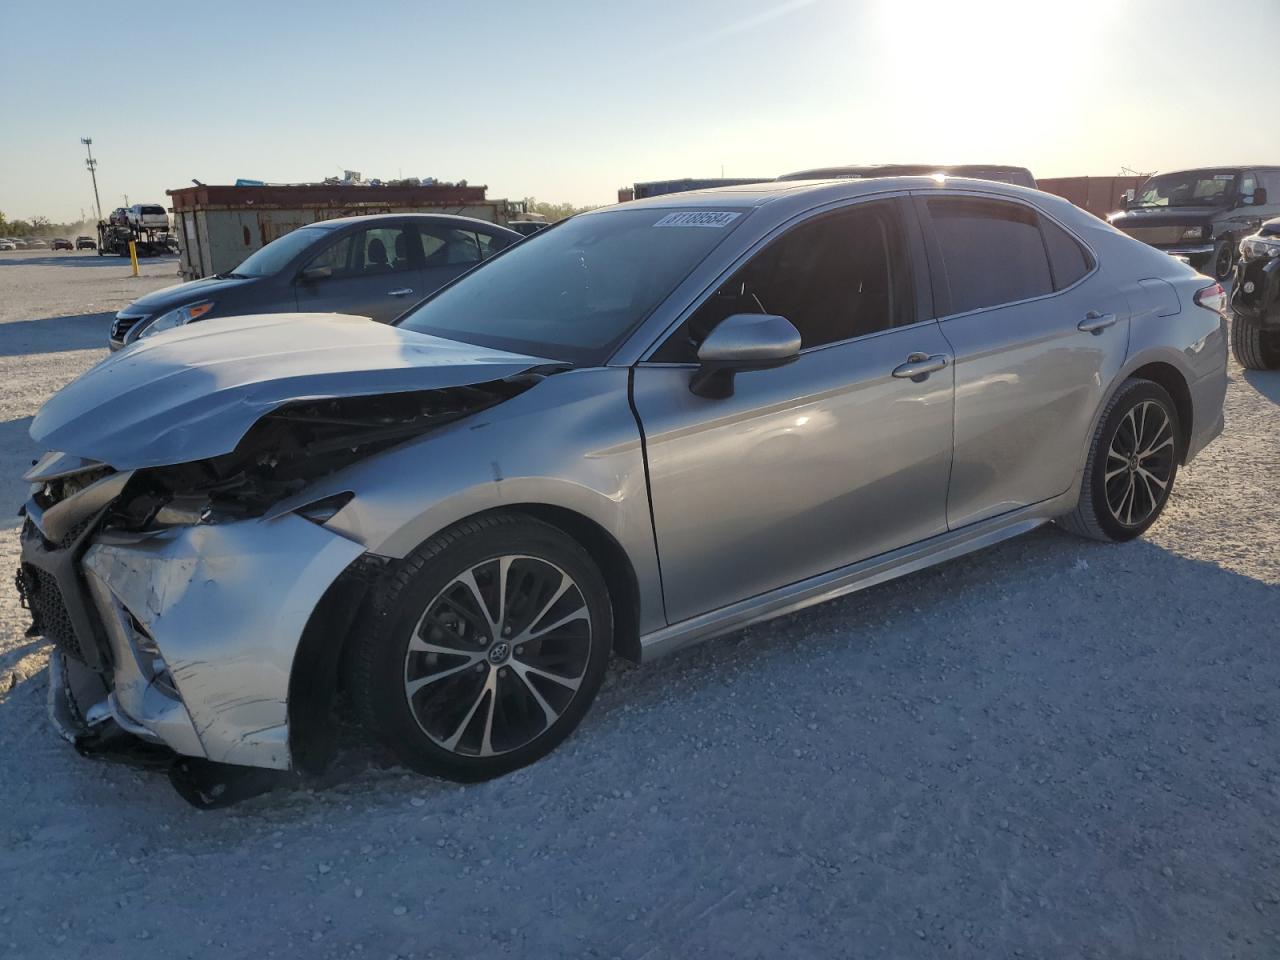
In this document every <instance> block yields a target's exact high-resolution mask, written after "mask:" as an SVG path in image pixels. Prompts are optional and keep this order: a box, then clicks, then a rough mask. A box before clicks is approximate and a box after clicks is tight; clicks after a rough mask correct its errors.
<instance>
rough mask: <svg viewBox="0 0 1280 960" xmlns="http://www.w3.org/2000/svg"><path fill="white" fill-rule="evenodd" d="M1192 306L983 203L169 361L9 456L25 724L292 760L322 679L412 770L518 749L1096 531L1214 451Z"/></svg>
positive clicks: (594, 274) (608, 220) (1214, 409)
mask: <svg viewBox="0 0 1280 960" xmlns="http://www.w3.org/2000/svg"><path fill="white" fill-rule="evenodd" d="M1222 306H1223V296H1222V291H1221V289H1220V288H1218V287H1217V286H1216V285H1215V284H1213V283H1212V281H1210V280H1208V279H1207V278H1205V277H1201V276H1199V275H1198V274H1196V273H1195V272H1194V271H1192V270H1191V269H1190V268H1189V267H1187V266H1185V265H1182V264H1179V263H1177V262H1176V261H1174V260H1171V259H1169V258H1167V257H1165V256H1163V255H1161V254H1160V253H1158V252H1156V251H1154V250H1151V249H1150V248H1149V247H1146V246H1145V245H1143V244H1141V243H1138V242H1136V241H1134V240H1131V239H1130V238H1127V237H1125V236H1123V235H1122V234H1120V233H1118V232H1117V231H1115V230H1113V229H1112V228H1111V227H1109V226H1108V225H1106V224H1105V223H1103V222H1102V221H1099V220H1096V219H1095V218H1093V217H1091V216H1089V215H1087V214H1084V213H1082V212H1081V211H1079V210H1077V209H1076V208H1074V207H1072V206H1071V205H1070V204H1068V203H1066V202H1065V201H1062V200H1059V199H1058V198H1055V197H1050V196H1048V195H1045V194H1041V193H1037V192H1035V191H1031V190H1023V189H1020V188H1017V187H1012V186H1007V185H1003V184H995V183H988V182H982V181H965V180H948V179H945V178H886V179H864V180H856V181H850V180H843V181H835V182H819V183H785V184H782V183H779V184H760V185H752V186H749V187H741V188H728V189H724V190H718V191H710V192H705V193H693V194H681V195H676V196H671V197H664V198H659V199H655V200H650V201H643V202H639V203H632V204H627V205H624V206H619V207H615V208H610V209H606V210H601V211H597V212H593V213H590V214H586V215H583V216H580V217H575V218H573V219H572V220H569V221H566V222H564V223H561V224H559V225H556V226H554V227H552V228H550V229H548V230H545V231H542V232H541V233H539V234H538V235H537V236H535V237H532V238H530V239H529V240H527V241H526V242H524V243H521V244H517V245H515V246H513V247H512V248H510V249H509V250H506V251H504V252H503V253H501V254H500V255H498V256H497V257H495V258H494V259H493V260H492V261H490V262H489V263H488V264H487V265H486V266H484V267H482V268H481V269H479V270H477V271H475V272H473V273H471V274H468V275H467V276H465V277H463V278H461V279H460V280H458V281H456V282H454V283H453V284H452V285H450V286H448V287H446V288H444V289H443V290H442V291H440V292H438V293H436V294H435V295H433V297H432V298H431V299H429V300H428V301H426V302H425V303H424V304H422V305H420V306H419V307H417V308H416V309H414V310H413V311H411V312H410V313H409V314H407V315H406V316H405V317H402V318H401V319H400V320H399V321H397V323H396V324H395V325H391V326H385V325H381V324H375V323H371V322H368V321H365V320H362V319H359V318H356V317H345V316H336V315H314V316H305V315H304V316H299V315H287V316H278V317H254V318H230V319H225V320H213V321H209V322H206V323H202V324H199V325H197V326H194V327H190V328H185V329H178V330H174V331H172V332H167V333H164V334H160V335H157V336H155V337H152V338H149V339H147V340H145V341H143V342H140V343H138V344H137V345H134V346H131V347H129V348H127V349H125V350H123V351H121V352H120V353H118V354H116V355H114V356H112V357H111V358H109V359H107V360H104V361H103V362H102V363H100V364H99V365H98V366H96V367H94V368H93V369H91V370H89V371H88V372H86V373H85V374H84V375H83V376H82V377H81V378H80V379H78V380H76V381H75V382H73V383H72V384H70V385H69V386H68V387H66V388H65V389H64V390H63V391H62V392H60V393H59V394H57V395H56V396H55V397H53V398H52V399H51V400H50V401H49V402H48V403H47V404H46V405H45V407H44V408H43V409H42V410H41V411H40V413H39V415H38V416H37V417H36V418H35V420H34V422H33V424H32V427H31V433H32V436H33V437H34V438H35V439H36V440H37V441H38V442H40V443H41V444H42V445H43V446H44V447H45V448H46V449H49V450H51V451H54V452H52V453H50V454H48V455H47V456H45V457H44V458H43V459H42V460H40V461H39V462H38V463H36V464H35V465H34V466H33V468H32V469H31V471H30V472H29V473H28V474H27V476H26V479H27V480H29V481H30V482H31V484H32V494H31V498H30V500H29V501H28V502H27V504H26V506H25V508H24V512H25V515H26V521H25V524H24V527H23V531H22V540H23V543H22V567H21V571H20V573H19V587H20V589H21V591H22V593H23V595H24V598H25V600H26V602H27V603H28V605H29V607H30V609H31V612H32V617H33V620H34V624H33V630H34V631H35V632H36V633H40V634H43V635H44V636H46V637H48V638H50V639H51V640H53V641H54V643H55V644H56V648H55V652H54V655H53V656H52V658H51V667H50V670H51V684H50V692H51V707H52V712H53V714H54V716H55V719H56V720H57V722H58V724H59V726H60V727H61V728H62V729H63V730H64V732H66V734H67V735H68V736H69V737H70V738H72V739H74V740H75V741H77V743H79V744H81V745H82V746H85V745H90V744H93V743H96V742H100V741H104V740H112V739H120V738H125V739H131V740H138V741H143V742H148V743H151V744H155V745H158V746H161V747H163V748H164V749H165V750H166V751H169V752H172V753H174V754H177V755H178V756H180V757H187V758H199V759H200V760H201V761H212V762H214V763H218V764H236V765H245V766H249V767H259V768H273V769H278V770H285V769H295V770H301V771H314V770H318V769H321V768H323V767H324V765H325V764H326V762H327V761H328V759H329V757H330V754H331V752H332V750H333V741H334V735H333V734H334V720H333V714H334V705H335V699H336V697H337V695H338V693H339V692H340V691H346V693H347V694H348V695H349V697H350V700H351V703H352V704H353V706H354V709H355V712H356V713H357V715H358V717H359V719H360V720H361V721H362V722H363V724H364V725H365V726H367V727H368V728H369V729H371V730H372V731H373V732H375V733H376V734H377V735H378V736H379V737H380V738H381V739H382V740H383V741H384V742H385V743H386V744H387V745H388V746H389V747H390V748H391V749H392V750H393V751H394V752H395V753H396V754H397V755H398V756H399V757H400V758H401V759H402V760H403V761H404V762H405V763H407V764H409V765H410V766H412V767H413V768H415V769H417V770H421V771H424V772H428V773H433V774H437V775H442V776H446V777H451V778H455V779H461V780H472V779H481V778H486V777H492V776H496V775H499V774H501V773H504V772H506V771H509V770H512V769H514V768H516V767H519V766H521V765H523V764H526V763H529V762H531V761H533V760H535V759H537V758H538V757H540V756H542V755H544V754H545V753H547V752H548V751H549V750H551V749H552V748H553V747H554V746H555V745H556V744H557V743H559V742H560V741H561V740H562V739H563V738H564V737H565V736H567V735H568V734H569V733H570V732H571V731H572V730H573V729H574V727H575V726H576V725H577V724H578V722H579V721H580V720H581V718H582V717H583V715H584V714H585V712H586V711H587V709H588V707H589V705H590V703H591V701H592V699H593V697H594V696H595V693H596V691H597V690H598V688H599V686H600V683H601V680H602V677H603V673H604V670H605V665H606V662H607V660H608V658H609V657H610V656H611V655H618V656H622V657H625V658H628V659H631V660H635V661H640V660H642V659H648V658H650V657H652V656H654V655H656V654H660V653H664V652H668V651H671V650H675V649H678V648H680V647H682V646H684V645H686V644H688V643H691V642H694V641H697V640H701V639H704V638H707V637H711V636H715V635H718V634H723V633H725V632H728V631H731V630H734V629H737V628H740V627H742V626H744V625H746V624H749V623H753V622H756V621H759V620H762V619H765V618H768V617H771V616H776V615H778V614H781V613H786V612H789V611H792V610H796V609H799V608H801V607H804V606H806V605H808V604H812V603H816V602H819V601H822V600H825V599H829V598H831V597H835V596H839V595H842V594H845V593H849V592H851V591H853V590H858V589H861V588H863V587H866V586H869V585H872V584H875V583H879V582H882V581H884V580H886V579H888V578H890V577H894V576H898V575H901V574H904V573H908V572H910V571H913V570H918V569H921V568H922V567H925V566H928V565H930V564H933V563H937V562H941V561H943V560H946V559H949V558H953V557H956V556H959V555H961V554H964V553H967V552H970V551H973V550H976V549H979V548H981V547H985V546H988V545H990V544H993V543H996V542H998V541H1000V540H1003V539H1005V538H1007V537H1011V536H1014V535H1016V534H1019V533H1022V532H1025V531H1027V530H1030V529H1032V528H1034V527H1036V526H1039V525H1040V524H1043V523H1046V522H1048V521H1052V520H1057V521H1059V522H1060V523H1061V524H1062V525H1063V526H1065V527H1067V528H1069V529H1071V530H1073V531H1075V532H1077V533H1080V534H1083V535H1087V536H1091V537H1094V538H1097V539H1103V540H1111V541H1124V540H1128V539H1131V538H1133V537H1136V536H1139V535H1140V534H1141V533H1142V532H1143V531H1145V530H1146V529H1147V527H1148V526H1150V525H1151V524H1152V523H1154V522H1155V521H1156V520H1157V518H1158V517H1159V516H1160V514H1161V511H1162V510H1163V508H1164V505H1165V503H1166V501H1167V499H1168V497H1169V494H1170V491H1171V489H1172V487H1173V484H1174V480H1175V477H1176V474H1177V470H1178V467H1179V465H1180V464H1183V463H1186V462H1187V461H1188V460H1190V459H1191V458H1192V457H1193V456H1195V455H1196V453H1197V452H1198V451H1199V450H1200V449H1202V448H1203V447H1204V445H1205V444H1207V443H1208V442H1209V441H1211V440H1212V439H1213V438H1214V437H1215V436H1216V435H1217V434H1218V433H1219V432H1220V431H1221V429H1222V401H1223V395H1224V392H1225V388H1226V360H1225V356H1226V353H1225V351H1226V336H1225V321H1224V320H1223V318H1222V315H1221V312H1220V311H1221V309H1222Z"/></svg>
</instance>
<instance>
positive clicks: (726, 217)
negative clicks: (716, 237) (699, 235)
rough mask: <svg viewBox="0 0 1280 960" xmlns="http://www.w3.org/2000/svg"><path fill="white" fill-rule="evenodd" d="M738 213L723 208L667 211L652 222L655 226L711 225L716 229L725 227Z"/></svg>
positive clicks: (735, 218) (738, 215) (736, 217)
mask: <svg viewBox="0 0 1280 960" xmlns="http://www.w3.org/2000/svg"><path fill="white" fill-rule="evenodd" d="M740 216H742V214H740V213H730V212H728V211H724V210H695V211H691V212H688V213H668V214H667V215H666V216H665V217H663V218H662V219H661V220H659V221H658V222H657V223H655V224H654V226H655V227H713V228H715V229H717V230H719V229H722V228H724V227H727V226H728V225H729V224H731V223H733V221H735V220H737V219H738V217H740Z"/></svg>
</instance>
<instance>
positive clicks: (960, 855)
mask: <svg viewBox="0 0 1280 960" xmlns="http://www.w3.org/2000/svg"><path fill="white" fill-rule="evenodd" d="M174 269H175V264H174V262H173V261H172V260H168V261H160V262H155V261H153V262H149V263H147V264H146V265H145V266H144V276H143V277H142V278H139V279H132V278H129V277H128V267H127V266H122V265H121V261H120V260H118V259H116V258H99V257H96V256H94V255H92V254H88V255H85V254H60V255H56V256H55V255H50V254H48V253H40V254H36V253H34V252H33V253H28V254H24V253H17V254H14V253H10V254H0V421H2V422H0V431H2V432H0V498H2V499H3V501H4V502H5V503H7V504H9V506H10V507H12V508H15V509H16V507H17V506H18V504H19V503H20V502H21V500H22V499H23V498H24V495H25V491H24V489H23V485H22V484H21V483H20V482H19V481H18V480H17V476H18V474H19V473H20V472H21V470H22V468H23V467H24V466H25V465H26V464H27V463H28V462H29V461H30V459H31V458H32V457H33V456H35V455H36V454H38V453H39V451H38V450H36V449H35V448H34V445H33V444H32V443H31V442H30V440H29V439H28V437H27V435H26V430H27V426H28V425H29V422H30V417H31V415H32V414H33V413H34V412H35V410H36V409H37V408H38V406H39V405H40V403H41V402H42V401H43V400H44V399H45V398H46V397H47V396H48V395H49V394H50V393H52V392H53V391H54V390H56V389H57V388H58V387H60V386H61V385H62V384H63V383H65V382H66V381H68V380H70V379H71V378H72V377H73V376H75V375H76V374H77V373H79V372H80V371H81V370H83V369H85V368H86V367H87V366H89V365H90V364H91V363H93V362H94V361H96V360H97V359H99V358H100V357H101V356H103V355H104V353H105V350H104V343H105V337H106V322H107V318H108V316H109V314H110V312H112V311H114V310H116V309H119V307H120V306H121V305H123V304H124V303H126V302H128V301H129V300H130V299H132V298H134V297H136V296H138V295H140V294H141V293H143V292H145V291H149V290H152V289H155V288H157V287H159V286H163V285H165V284H166V283H168V282H173V280H174V277H173V271H174ZM1231 377H1232V382H1231V386H1230V391H1229V394H1228V398H1227V432H1226V434H1225V435H1224V436H1223V437H1222V438H1220V439H1219V440H1218V441H1216V442H1215V443H1214V444H1213V445H1212V446H1210V447H1209V448H1208V450H1206V451H1205V452H1204V453H1203V454H1202V455H1201V457H1200V458H1199V459H1198V460H1197V461H1196V462H1195V463H1194V464H1192V466H1191V467H1190V468H1188V469H1186V470H1185V471H1183V472H1182V473H1181V474H1180V475H1179V478H1178V485H1177V489H1176V492H1175V495H1174V499H1173V501H1172V502H1171V503H1170V506H1169V509H1168V510H1167V512H1166V514H1165V517H1164V519H1163V520H1162V521H1161V522H1160V523H1159V524H1158V525H1157V526H1156V527H1155V528H1153V529H1152V531H1151V532H1150V534H1149V535H1148V536H1147V537H1146V538H1145V539H1144V540H1142V541H1140V542H1136V543H1133V544H1129V545H1125V546H1119V547H1116V546H1104V545H1101V544H1095V543H1090V542H1085V541H1082V540H1078V539H1075V538H1073V537H1071V536H1069V535H1066V534H1063V533H1060V532H1058V531H1056V530H1053V529H1045V530H1041V531H1038V532H1036V533H1034V534H1031V535H1029V536H1026V537H1023V538H1021V539H1019V540H1016V541H1013V542H1011V543H1008V544H1006V545H1003V546H1001V547H998V548H995V549H991V550H988V551H986V552H984V553H981V554H978V555H976V556H972V557H969V558H966V559H963V560H960V561H956V562H953V563H950V564H948V565H946V566H943V567H940V568H935V569H933V570H930V571H926V572H924V573H919V574H915V575H912V576H910V577H907V578H904V579H902V580H898V581H896V582H894V583H891V584H887V585H885V586H881V587H877V588H874V589H872V590H869V591H866V592H864V593H861V594H858V595H855V596H852V597H849V598H846V599H844V600H841V601H837V602H834V603H831V604H828V605H825V606H822V607H818V608H816V609H813V610H811V611H808V612H805V613H802V614H798V615H794V616H790V617H787V618H784V619H781V620H777V621H774V622H772V623H769V624H765V625H762V626H758V627H754V628H752V629H750V630H748V631H746V632H744V633H741V634H737V635H735V636H733V637H730V638H727V639H725V640H723V641H719V642H714V643H712V644H709V645H704V646H703V647H701V648H697V649H694V650H690V651H688V652H686V653H684V654H681V655H678V656H676V657H673V658H671V659H669V660H665V661H661V662H659V663H657V664H655V665H653V666H651V667H649V668H646V669H643V670H633V669H618V670H615V671H614V672H612V673H611V674H610V676H609V679H608V680H607V682H606V686H605V689H604V690H603V692H602V694H601V696H600V699H599V701H598V702H597V704H596V706H595V708H594V709H593V711H592V712H591V714H590V715H589V716H588V718H587V720H586V721H585V722H584V724H583V726H582V728H581V730H580V731H579V732H578V733H577V734H576V735H575V736H574V737H572V738H571V739H570V741H569V742H568V743H566V744H565V746H564V747H562V748H561V749H560V750H559V751H558V752H556V753H555V754H553V755H552V756H551V757H549V758H548V759H546V760H544V761H543V762H541V763H539V764H537V765H536V766H534V767H532V768H529V769H526V770H524V771H521V772H520V773H517V774H515V775H513V776H510V777H507V778H505V779H503V780H499V781H496V782H492V783H488V784H481V785H476V786H468V787H465V788H460V787H458V786H453V785H445V784H441V783H437V782H433V781H430V780H425V779H421V778H418V777H415V776H410V775H408V774H406V773H405V772H404V771H402V770H399V769H396V768H393V767H386V766H383V765H380V764H378V763H369V762H367V761H365V760H364V759H363V755H362V754H360V753H358V752H356V751H348V752H346V753H345V754H344V755H343V757H342V759H341V761H340V763H339V764H338V767H337V769H336V770H335V771H334V773H333V775H332V776H331V777H329V778H328V779H327V780H326V781H325V782H324V783H319V784H311V785H309V786H306V787H299V788H297V789H293V790H278V791H276V792H273V793H271V794H268V795H265V796H263V797H259V798H256V799H254V800H252V801H249V802H247V803H245V804H242V805H240V806H238V807H235V808H232V809H230V810H226V811H220V812H211V813H200V812H197V811H195V810H193V809H191V808H190V807H188V806H187V805H186V804H185V803H184V802H183V801H182V800H180V799H179V798H178V797H177V795H176V794H175V793H174V792H173V791H172V790H171V789H170V788H169V786H168V784H167V782H166V781H165V780H164V779H163V778H162V777H160V776H157V775H155V774H148V773H141V772H138V771H136V770H133V769H129V768H125V767H121V766H118V765H114V764H108V763H103V762H96V761H88V760H83V759H81V758H79V757H78V756H77V755H76V754H75V753H74V751H73V750H72V749H71V748H70V747H69V746H68V745H67V744H65V743H63V742H62V741H61V740H59V739H58V738H57V737H56V736H55V735H54V734H53V733H52V731H51V730H50V729H49V727H48V725H47V723H46V720H45V714H44V698H45V687H46V684H45V679H44V674H43V672H42V668H43V666H44V663H45V659H46V648H45V644H44V643H43V641H32V640H30V639H27V638H25V637H24V636H23V630H24V629H25V627H26V625H27V618H26V616H25V613H24V612H23V611H22V610H20V609H19V608H18V604H17V598H16V595H15V593H14V589H13V587H12V585H11V580H10V578H9V576H8V575H7V574H4V576H3V586H2V587H0V763H2V764H3V766H2V767H0V810H3V811H4V812H3V815H0V891H4V893H3V895H0V956H5V957H8V956H12V957H23V958H26V957H33V958H44V957H84V956H90V955H92V956H95V957H99V958H115V957H121V958H124V957H127V958H131V960H150V958H155V960H171V958H175V957H218V958H230V957H264V956H273V957H297V956H308V957H316V958H325V957H355V956H364V957H368V956H372V957H380V958H384V957H391V956H413V957H468V956H476V955H479V954H481V953H488V954H496V955H512V956H526V957H538V958H542V957H570V956H574V957H578V956H581V957H622V958H631V960H639V958H661V957H671V958H683V957H702V956H706V957H713V956H714V957H719V956H725V957H735V958H753V957H761V958H764V957H769V958H772V957H780V956H784V955H785V956H788V957H835V956H840V957H892V958H904V957H942V956H947V957H973V958H983V960H989V958H1002V957H1046V958H1047V957H1073V958H1074V957H1089V958H1095V957H1096V958H1106V960H1119V958H1137V957H1142V958H1159V960H1171V958H1183V957H1185V958H1214V960H1217V958H1229V957H1258V958H1264V957H1265V958H1274V957H1277V956H1280V871H1278V870H1277V868H1278V867H1280V756H1278V755H1277V750H1276V743H1277V732H1278V731H1280V698H1278V696H1277V694H1278V693H1280V652H1278V651H1277V641H1280V495H1278V494H1277V482H1278V480H1280V373H1271V374H1254V373H1250V374H1242V372H1241V371H1240V370H1239V369H1238V368H1233V369H1232V372H1231ZM16 527H17V521H16V518H14V517H12V516H10V518H9V519H6V520H5V521H4V522H3V529H4V532H5V534H6V535H5V536H4V537H3V539H2V540H0V574H2V573H3V572H4V570H11V569H13V565H14V563H15V562H16V557H17V545H16Z"/></svg>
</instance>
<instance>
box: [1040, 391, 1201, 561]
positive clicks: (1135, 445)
mask: <svg viewBox="0 0 1280 960" xmlns="http://www.w3.org/2000/svg"><path fill="white" fill-rule="evenodd" d="M1181 436H1182V431H1181V424H1180V423H1179V420H1178V410H1177V407H1176V406H1175V405H1174V402H1173V398H1172V397H1170V396H1169V394H1168V391H1166V390H1165V389H1164V388H1163V387H1162V386H1160V385H1159V384H1157V383H1152V382H1151V381H1150V380H1126V381H1125V382H1124V383H1122V384H1121V385H1120V388H1119V389H1118V390H1117V391H1116V392H1115V394H1114V395H1113V396H1112V397H1111V399H1110V400H1109V401H1108V402H1107V406H1106V409H1105V410H1104V411H1103V414H1102V417H1101V419H1100V422H1099V424H1098V429H1097V431H1096V432H1095V434H1094V437H1093V442H1092V443H1091V444H1090V446H1089V457H1088V459H1087V460H1086V461H1085V468H1084V478H1083V480H1082V481H1081V484H1080V499H1079V500H1078V501H1077V503H1076V508H1075V510H1073V511H1072V512H1071V513H1069V514H1067V515H1066V516H1065V517H1059V518H1058V521H1057V522H1058V524H1059V526H1062V527H1064V528H1065V529H1067V530H1070V531H1071V532H1072V533H1076V534H1079V535H1080V536H1082V537H1089V538H1090V539H1093V540H1105V541H1110V542H1113V543H1119V542H1123V541H1125V540H1132V539H1133V538H1134V537H1137V536H1140V535H1141V534H1142V533H1144V532H1145V531H1146V529H1147V528H1148V527H1150V526H1151V525H1152V524H1153V523H1155V522H1156V520H1158V519H1159V517H1160V514H1161V513H1162V512H1164V507H1165V504H1166V503H1167V502H1168V500H1169V494H1170V493H1171V492H1172V491H1173V482H1174V479H1175V478H1176V477H1177V475H1178V463H1179V461H1180V460H1181V457H1182V449H1181V443H1182V442H1181V439H1180V438H1181Z"/></svg>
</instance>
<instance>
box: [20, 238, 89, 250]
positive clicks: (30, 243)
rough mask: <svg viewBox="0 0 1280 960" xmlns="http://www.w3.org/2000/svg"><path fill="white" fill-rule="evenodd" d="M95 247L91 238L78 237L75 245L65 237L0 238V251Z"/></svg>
mask: <svg viewBox="0 0 1280 960" xmlns="http://www.w3.org/2000/svg"><path fill="white" fill-rule="evenodd" d="M86 241H87V242H88V245H87V246H85V242H86ZM95 246H96V244H95V243H94V241H93V238H92V237H78V238H77V239H76V242H75V243H72V241H71V240H69V239H68V238H66V237H55V238H54V239H52V240H43V239H41V238H39V237H25V238H17V237H0V250H85V249H88V250H92V249H93V248H94V247H95Z"/></svg>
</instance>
